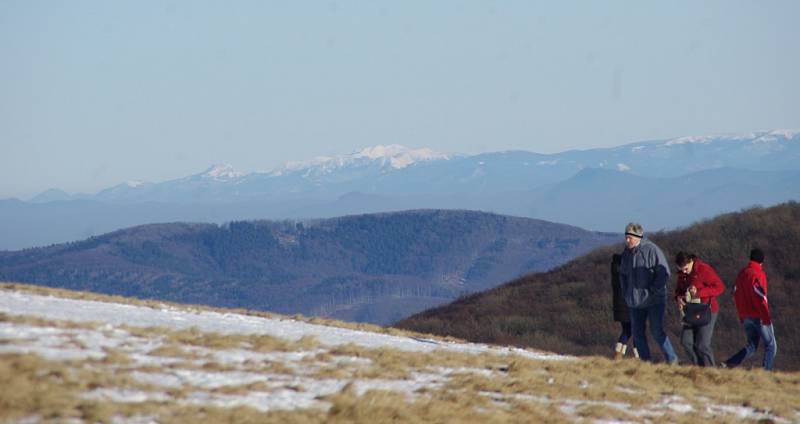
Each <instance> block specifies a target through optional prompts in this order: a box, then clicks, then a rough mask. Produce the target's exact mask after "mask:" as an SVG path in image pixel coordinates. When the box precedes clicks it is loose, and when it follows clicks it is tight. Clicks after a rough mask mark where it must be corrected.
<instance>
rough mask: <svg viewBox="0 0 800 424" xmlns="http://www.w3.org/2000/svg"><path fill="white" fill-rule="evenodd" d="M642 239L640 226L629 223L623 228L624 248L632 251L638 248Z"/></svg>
mask: <svg viewBox="0 0 800 424" xmlns="http://www.w3.org/2000/svg"><path fill="white" fill-rule="evenodd" d="M642 237H644V230H643V229H642V226H641V225H640V224H637V223H635V222H631V223H630V224H628V225H626V226H625V247H627V248H628V249H633V248H634V247H636V246H638V245H639V243H640V242H641V241H642Z"/></svg>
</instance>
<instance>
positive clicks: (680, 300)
mask: <svg viewBox="0 0 800 424" xmlns="http://www.w3.org/2000/svg"><path fill="white" fill-rule="evenodd" d="M684 306H686V301H685V300H683V298H682V297H679V298H678V308H679V309H683V307H684Z"/></svg>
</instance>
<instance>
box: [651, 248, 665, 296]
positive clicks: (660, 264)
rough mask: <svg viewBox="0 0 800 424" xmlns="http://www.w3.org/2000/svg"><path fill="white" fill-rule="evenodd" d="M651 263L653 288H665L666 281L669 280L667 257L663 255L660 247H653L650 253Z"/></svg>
mask: <svg viewBox="0 0 800 424" xmlns="http://www.w3.org/2000/svg"><path fill="white" fill-rule="evenodd" d="M651 261H652V262H651V263H652V264H653V267H654V269H653V271H654V272H655V276H654V278H653V288H662V287H663V288H664V289H666V288H667V281H669V264H668V263H667V258H665V257H664V252H662V251H661V249H658V248H656V249H653V250H652V253H651Z"/></svg>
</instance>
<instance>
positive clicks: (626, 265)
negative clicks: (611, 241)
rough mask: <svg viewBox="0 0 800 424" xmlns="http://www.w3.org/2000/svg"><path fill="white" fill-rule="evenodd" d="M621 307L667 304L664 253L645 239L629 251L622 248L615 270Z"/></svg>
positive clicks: (666, 264) (667, 275)
mask: <svg viewBox="0 0 800 424" xmlns="http://www.w3.org/2000/svg"><path fill="white" fill-rule="evenodd" d="M619 280H620V285H621V288H622V294H623V296H624V297H625V303H626V304H627V305H628V306H629V307H631V308H647V307H650V306H653V305H658V304H664V303H665V302H666V300H667V281H669V265H668V263H667V259H666V258H665V257H664V252H662V251H661V249H659V248H658V246H656V245H655V243H653V242H651V241H650V240H647V239H642V241H641V242H640V243H639V245H638V246H636V247H634V248H633V249H628V248H625V251H624V252H622V263H621V264H620V268H619Z"/></svg>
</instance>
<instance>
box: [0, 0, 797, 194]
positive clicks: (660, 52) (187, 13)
mask: <svg viewBox="0 0 800 424" xmlns="http://www.w3.org/2000/svg"><path fill="white" fill-rule="evenodd" d="M645 3H647V4H645ZM798 18H800V2H798V1H768V2H756V1H747V2H745V1H669V2H637V1H626V2H622V1H618V2H617V1H614V2H607V1H586V2H568V1H563V2H562V1H558V2H556V1H547V2H536V1H463V0H459V1H410V0H403V1H368V0H363V1H358V2H356V1H352V2H351V1H326V2H324V1H299V0H286V1H232V2H223V1H196V0H192V1H189V0H185V1H166V0H159V1H145V0H138V1H105V0H104V1H32V0H20V1H10V0H0V198H5V197H11V196H16V197H21V198H28V197H30V196H32V195H34V194H36V193H38V192H41V191H43V190H45V189H48V188H52V187H57V188H61V189H64V190H66V191H68V192H71V193H74V192H79V191H83V192H96V191H98V190H100V189H102V188H106V187H109V186H112V185H115V184H118V183H121V182H124V181H127V180H145V181H152V182H158V181H163V180H167V179H172V178H178V177H183V176H186V175H190V174H194V173H198V172H202V171H203V170H204V169H205V168H207V167H208V166H210V165H212V164H215V163H229V164H231V165H233V166H234V167H235V168H237V169H239V170H241V171H257V170H268V169H272V168H274V167H277V166H279V165H280V164H282V163H283V162H285V161H287V160H303V159H310V158H312V157H314V156H319V155H333V154H346V153H350V152H353V151H356V150H359V149H360V148H363V147H367V146H373V145H377V144H403V145H406V146H409V147H415V148H419V147H430V148H433V149H435V150H439V151H445V152H462V153H478V152H482V151H497V150H510V149H523V150H530V151H536V152H542V153H551V152H557V151H563V150H567V149H576V148H577V149H584V148H591V147H601V146H614V145H620V144H624V143H629V142H634V141H642V140H652V139H664V138H671V137H677V136H683V135H706V134H719V133H739V132H750V131H756V130H768V129H777V128H800V106H798V102H797V101H798V99H800V81H799V80H800V78H798V75H800V66H799V65H800V25H798V23H797V20H798Z"/></svg>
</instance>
